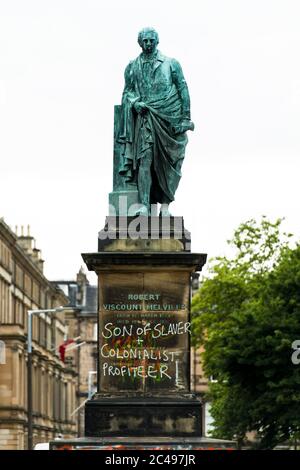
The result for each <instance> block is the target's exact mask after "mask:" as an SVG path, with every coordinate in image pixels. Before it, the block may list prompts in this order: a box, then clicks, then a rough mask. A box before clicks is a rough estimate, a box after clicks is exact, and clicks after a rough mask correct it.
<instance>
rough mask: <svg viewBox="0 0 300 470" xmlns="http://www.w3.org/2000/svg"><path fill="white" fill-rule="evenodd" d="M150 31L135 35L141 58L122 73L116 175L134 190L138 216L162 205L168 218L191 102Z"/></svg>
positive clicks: (174, 65) (176, 69) (175, 66)
mask: <svg viewBox="0 0 300 470" xmlns="http://www.w3.org/2000/svg"><path fill="white" fill-rule="evenodd" d="M158 42H159V39H158V34H157V32H156V31H155V30H154V29H153V28H144V29H142V31H140V33H139V35H138V43H139V45H140V46H141V48H142V53H141V54H140V55H139V56H138V57H137V58H136V59H135V60H133V61H132V62H130V63H129V65H128V66H127V67H126V70H125V88H124V92H123V97H122V115H121V126H120V134H119V142H120V143H121V144H123V145H122V151H121V161H120V168H119V173H120V174H121V175H123V176H124V177H125V178H126V181H127V182H132V183H134V184H137V188H138V194H139V202H140V203H141V204H142V205H143V206H142V209H141V211H140V214H142V215H149V214H150V205H151V204H156V203H161V214H162V215H169V211H168V206H169V204H170V203H171V202H172V201H173V200H174V195H175V191H176V189H177V186H178V184H179V180H180V178H181V165H182V162H183V159H184V155H185V147H186V144H187V141H188V139H187V135H186V131H187V130H193V129H194V125H193V123H192V122H191V120H190V97H189V92H188V87H187V84H186V81H185V79H184V76H183V73H182V69H181V66H180V64H179V63H178V62H177V60H175V59H171V58H169V57H166V56H164V55H162V54H161V52H160V51H158V50H157V45H158Z"/></svg>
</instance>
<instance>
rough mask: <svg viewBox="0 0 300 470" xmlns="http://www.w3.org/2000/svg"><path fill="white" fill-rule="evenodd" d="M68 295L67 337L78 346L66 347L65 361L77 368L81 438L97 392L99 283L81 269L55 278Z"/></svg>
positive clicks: (78, 417) (78, 422) (78, 418)
mask: <svg viewBox="0 0 300 470" xmlns="http://www.w3.org/2000/svg"><path fill="white" fill-rule="evenodd" d="M54 284H55V285H57V286H59V288H60V289H61V290H63V291H64V293H65V295H67V296H68V298H69V304H70V305H71V306H73V307H74V311H69V312H67V313H66V317H65V319H66V326H67V328H68V336H69V337H70V338H76V341H77V343H78V347H77V348H76V349H71V350H68V349H67V350H66V357H65V361H66V362H70V363H72V364H73V365H74V367H75V368H76V370H77V371H78V375H77V384H76V399H77V406H76V419H77V425H78V435H79V437H81V436H84V404H85V402H86V401H87V400H88V399H89V398H91V396H92V395H93V393H94V392H95V391H96V383H97V309H98V306H97V303H98V298H97V296H98V289H97V286H94V285H90V283H89V281H88V279H87V276H86V274H85V273H84V270H83V269H82V268H81V269H80V270H79V272H78V274H77V276H76V280H71V281H68V280H67V281H63V280H58V281H54ZM71 348H72V346H71Z"/></svg>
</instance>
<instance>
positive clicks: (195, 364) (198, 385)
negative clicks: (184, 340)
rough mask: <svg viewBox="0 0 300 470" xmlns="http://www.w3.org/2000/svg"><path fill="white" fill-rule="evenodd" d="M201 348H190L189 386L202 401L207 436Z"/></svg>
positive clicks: (208, 426) (208, 425)
mask: <svg viewBox="0 0 300 470" xmlns="http://www.w3.org/2000/svg"><path fill="white" fill-rule="evenodd" d="M199 285H200V283H199V273H195V274H194V275H193V277H192V296H193V295H194V294H195V293H196V292H197V290H198V289H199ZM202 353H203V348H202V347H200V348H197V349H195V348H194V347H192V348H191V382H192V383H191V388H192V390H193V392H194V393H195V394H196V395H197V396H198V397H200V398H201V401H202V403H203V407H202V429H203V434H204V435H206V436H207V433H208V432H209V430H210V429H211V422H212V420H211V416H210V413H209V410H210V404H209V403H208V402H207V401H206V393H207V392H208V383H209V379H208V378H207V377H206V376H205V374H204V371H203V366H202V358H201V354H202Z"/></svg>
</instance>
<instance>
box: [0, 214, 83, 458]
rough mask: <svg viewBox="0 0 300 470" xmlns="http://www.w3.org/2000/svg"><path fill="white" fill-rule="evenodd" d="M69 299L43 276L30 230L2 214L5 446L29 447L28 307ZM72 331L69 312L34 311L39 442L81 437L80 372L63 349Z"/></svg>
mask: <svg viewBox="0 0 300 470" xmlns="http://www.w3.org/2000/svg"><path fill="white" fill-rule="evenodd" d="M68 302H69V299H68V297H67V296H66V295H65V294H64V293H63V291H62V290H61V289H59V288H58V287H57V286H56V285H54V284H53V283H51V282H50V281H48V280H47V279H46V277H45V276H44V275H43V260H42V259H41V253H40V250H38V249H37V248H36V247H35V245H34V239H33V237H31V236H30V234H29V232H28V233H27V235H24V234H23V233H22V234H21V235H20V236H17V235H16V234H15V233H14V232H13V231H12V230H11V229H10V228H9V227H8V225H6V223H5V222H4V220H3V219H0V349H1V351H0V353H1V354H0V356H1V357H0V449H19V450H22V449H26V446H27V323H28V321H27V317H28V314H27V311H28V310H36V309H49V308H55V307H57V306H60V305H67V304H68ZM68 313H70V312H68ZM66 333H67V327H66V321H65V312H59V313H56V314H45V313H42V314H39V315H33V338H32V339H33V342H32V345H33V373H32V375H33V380H32V388H33V394H32V396H33V440H34V443H37V442H45V441H49V440H51V439H54V438H55V437H57V436H59V435H63V436H64V437H66V438H67V437H70V438H71V437H76V436H77V422H76V420H75V417H74V415H72V413H73V411H74V410H75V408H76V394H75V392H76V385H77V373H76V369H75V367H74V366H72V365H66V364H64V363H63V362H62V361H61V360H60V358H59V353H58V348H59V346H60V345H61V344H62V343H63V342H64V339H65V338H66Z"/></svg>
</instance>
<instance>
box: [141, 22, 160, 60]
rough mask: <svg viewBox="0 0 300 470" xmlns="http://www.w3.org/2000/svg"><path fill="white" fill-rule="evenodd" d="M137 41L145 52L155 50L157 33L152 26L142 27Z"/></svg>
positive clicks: (157, 39)
mask: <svg viewBox="0 0 300 470" xmlns="http://www.w3.org/2000/svg"><path fill="white" fill-rule="evenodd" d="M138 43H139V45H140V46H141V48H142V49H143V52H145V53H146V54H151V53H152V52H154V51H155V49H156V47H157V44H158V43H159V38H158V33H157V31H155V29H154V28H143V29H142V30H141V31H140V32H139V35H138Z"/></svg>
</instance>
